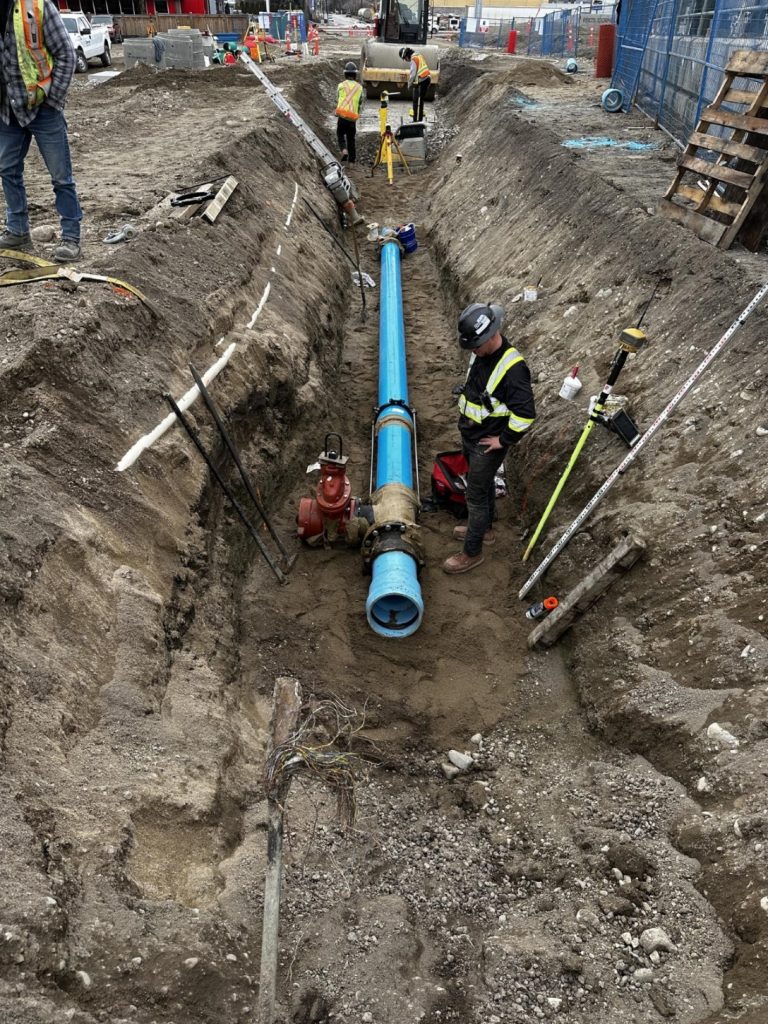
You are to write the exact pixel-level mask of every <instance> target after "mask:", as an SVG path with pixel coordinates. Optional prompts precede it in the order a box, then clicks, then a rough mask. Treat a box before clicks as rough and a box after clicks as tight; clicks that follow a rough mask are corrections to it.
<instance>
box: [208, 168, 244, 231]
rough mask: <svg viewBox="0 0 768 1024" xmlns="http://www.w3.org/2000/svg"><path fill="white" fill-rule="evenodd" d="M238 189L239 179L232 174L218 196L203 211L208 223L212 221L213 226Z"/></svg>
mask: <svg viewBox="0 0 768 1024" xmlns="http://www.w3.org/2000/svg"><path fill="white" fill-rule="evenodd" d="M236 188H237V178H235V177H233V176H232V175H231V174H230V176H229V177H228V178H227V180H226V181H225V182H224V184H223V185H222V186H221V188H220V189H219V191H218V192H217V193H216V196H215V197H214V198H213V199H212V200H211V201H210V203H209V204H208V205H207V206H206V208H205V210H203V217H205V219H206V220H207V221H210V222H211V224H213V222H214V221H215V220H216V218H217V217H218V216H219V214H220V213H221V211H222V209H223V207H224V204H225V203H226V201H227V200H228V199H229V197H230V196H231V195H232V193H233V192H234V191H235V189H236Z"/></svg>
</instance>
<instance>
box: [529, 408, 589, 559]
mask: <svg viewBox="0 0 768 1024" xmlns="http://www.w3.org/2000/svg"><path fill="white" fill-rule="evenodd" d="M594 411H595V412H600V411H601V409H599V408H598V407H597V406H595V409H594ZM594 425H595V421H594V420H593V419H592V418H591V417H590V419H589V420H588V422H587V425H586V426H585V427H584V429H583V430H582V432H581V437H580V438H579V440H578V441H577V442H576V447H575V448H574V449H573V453H572V454H571V457H570V459H569V460H568V465H567V466H566V467H565V469H564V470H563V475H562V476H561V477H560V479H559V480H558V481H557V487H555V490H554V493H553V494H552V497H551V498H550V499H549V504H548V505H547V507H546V508H545V509H544V514H543V515H542V517H541V519H540V520H539V523H538V526H537V527H536V530H535V531H534V534H533V536H532V537H531V539H530V541H529V543H528V547H527V548H526V549H525V554H524V555H523V561H524V562H527V561H528V559H529V557H530V554H531V552H532V551H533V549H534V547H535V546H536V541H537V540H538V539H539V537H540V536H541V531H542V530H543V529H544V527H545V526H546V524H547V520H548V519H549V517H550V514H551V512H552V509H553V508H554V507H555V505H556V504H557V499H558V498H559V497H560V493H561V491H562V489H563V488H564V487H565V484H566V481H567V480H568V477H569V476H570V475H571V470H572V469H573V467H574V466H575V465H576V460H577V459H578V457H579V455H580V454H581V449H582V448H583V447H584V445H585V444H586V443H587V438H588V437H589V435H590V434H591V433H592V428H593V427H594Z"/></svg>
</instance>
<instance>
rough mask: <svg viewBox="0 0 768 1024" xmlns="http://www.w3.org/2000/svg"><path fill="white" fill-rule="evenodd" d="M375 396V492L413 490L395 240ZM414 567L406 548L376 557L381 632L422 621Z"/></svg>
mask: <svg viewBox="0 0 768 1024" xmlns="http://www.w3.org/2000/svg"><path fill="white" fill-rule="evenodd" d="M378 396H379V397H378V403H377V404H378V413H377V416H376V422H375V425H374V429H375V431H376V435H377V445H376V467H375V481H376V494H384V495H386V493H387V488H388V486H391V485H393V484H394V485H398V487H399V488H402V487H407V488H410V489H411V490H412V489H413V478H414V466H413V451H414V444H413V432H414V422H413V417H412V416H411V413H410V411H409V410H408V377H407V372H406V368H405V327H404V324H403V292H402V285H401V281H400V247H399V245H398V243H397V242H395V241H392V242H386V243H385V244H384V245H383V246H382V250H381V291H380V310H379V392H378ZM417 570H418V566H417V563H416V559H415V558H414V557H413V556H412V555H411V554H409V553H408V552H406V551H402V550H401V551H397V550H393V551H383V552H381V553H380V554H379V555H378V556H377V557H376V558H375V559H374V561H373V564H372V566H371V574H372V579H371V586H370V589H369V591H368V599H367V601H366V602H365V611H366V615H367V617H368V622H369V624H370V626H371V629H372V630H373V631H374V632H375V633H378V634H379V636H386V637H406V636H410V635H411V634H412V633H415V632H416V630H417V629H418V628H419V626H420V625H421V620H422V618H423V616H424V602H423V600H422V596H421V586H420V584H419V580H418V573H417Z"/></svg>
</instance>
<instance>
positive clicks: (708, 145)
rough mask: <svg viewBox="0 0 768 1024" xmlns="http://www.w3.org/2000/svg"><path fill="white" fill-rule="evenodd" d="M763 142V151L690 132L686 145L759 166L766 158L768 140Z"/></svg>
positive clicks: (740, 143)
mask: <svg viewBox="0 0 768 1024" xmlns="http://www.w3.org/2000/svg"><path fill="white" fill-rule="evenodd" d="M764 141H765V149H760V148H759V147H758V146H747V145H746V144H745V143H743V142H731V141H730V140H729V139H723V138H721V137H720V136H719V135H707V134H706V133H704V132H691V137H690V139H689V140H688V145H689V146H696V147H697V148H698V149H708V150H709V151H710V152H712V153H722V154H724V155H725V156H737V157H739V158H740V159H741V160H750V161H751V162H752V163H753V164H761V163H762V162H763V160H765V158H766V156H768V138H766V139H765V140H764Z"/></svg>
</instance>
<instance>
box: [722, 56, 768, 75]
mask: <svg viewBox="0 0 768 1024" xmlns="http://www.w3.org/2000/svg"><path fill="white" fill-rule="evenodd" d="M725 70H726V71H730V72H731V73H732V74H734V75H741V76H742V77H746V78H763V77H764V76H765V75H768V51H766V50H734V51H733V53H732V54H731V56H730V57H729V58H728V66H727V67H726V69H725Z"/></svg>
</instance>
